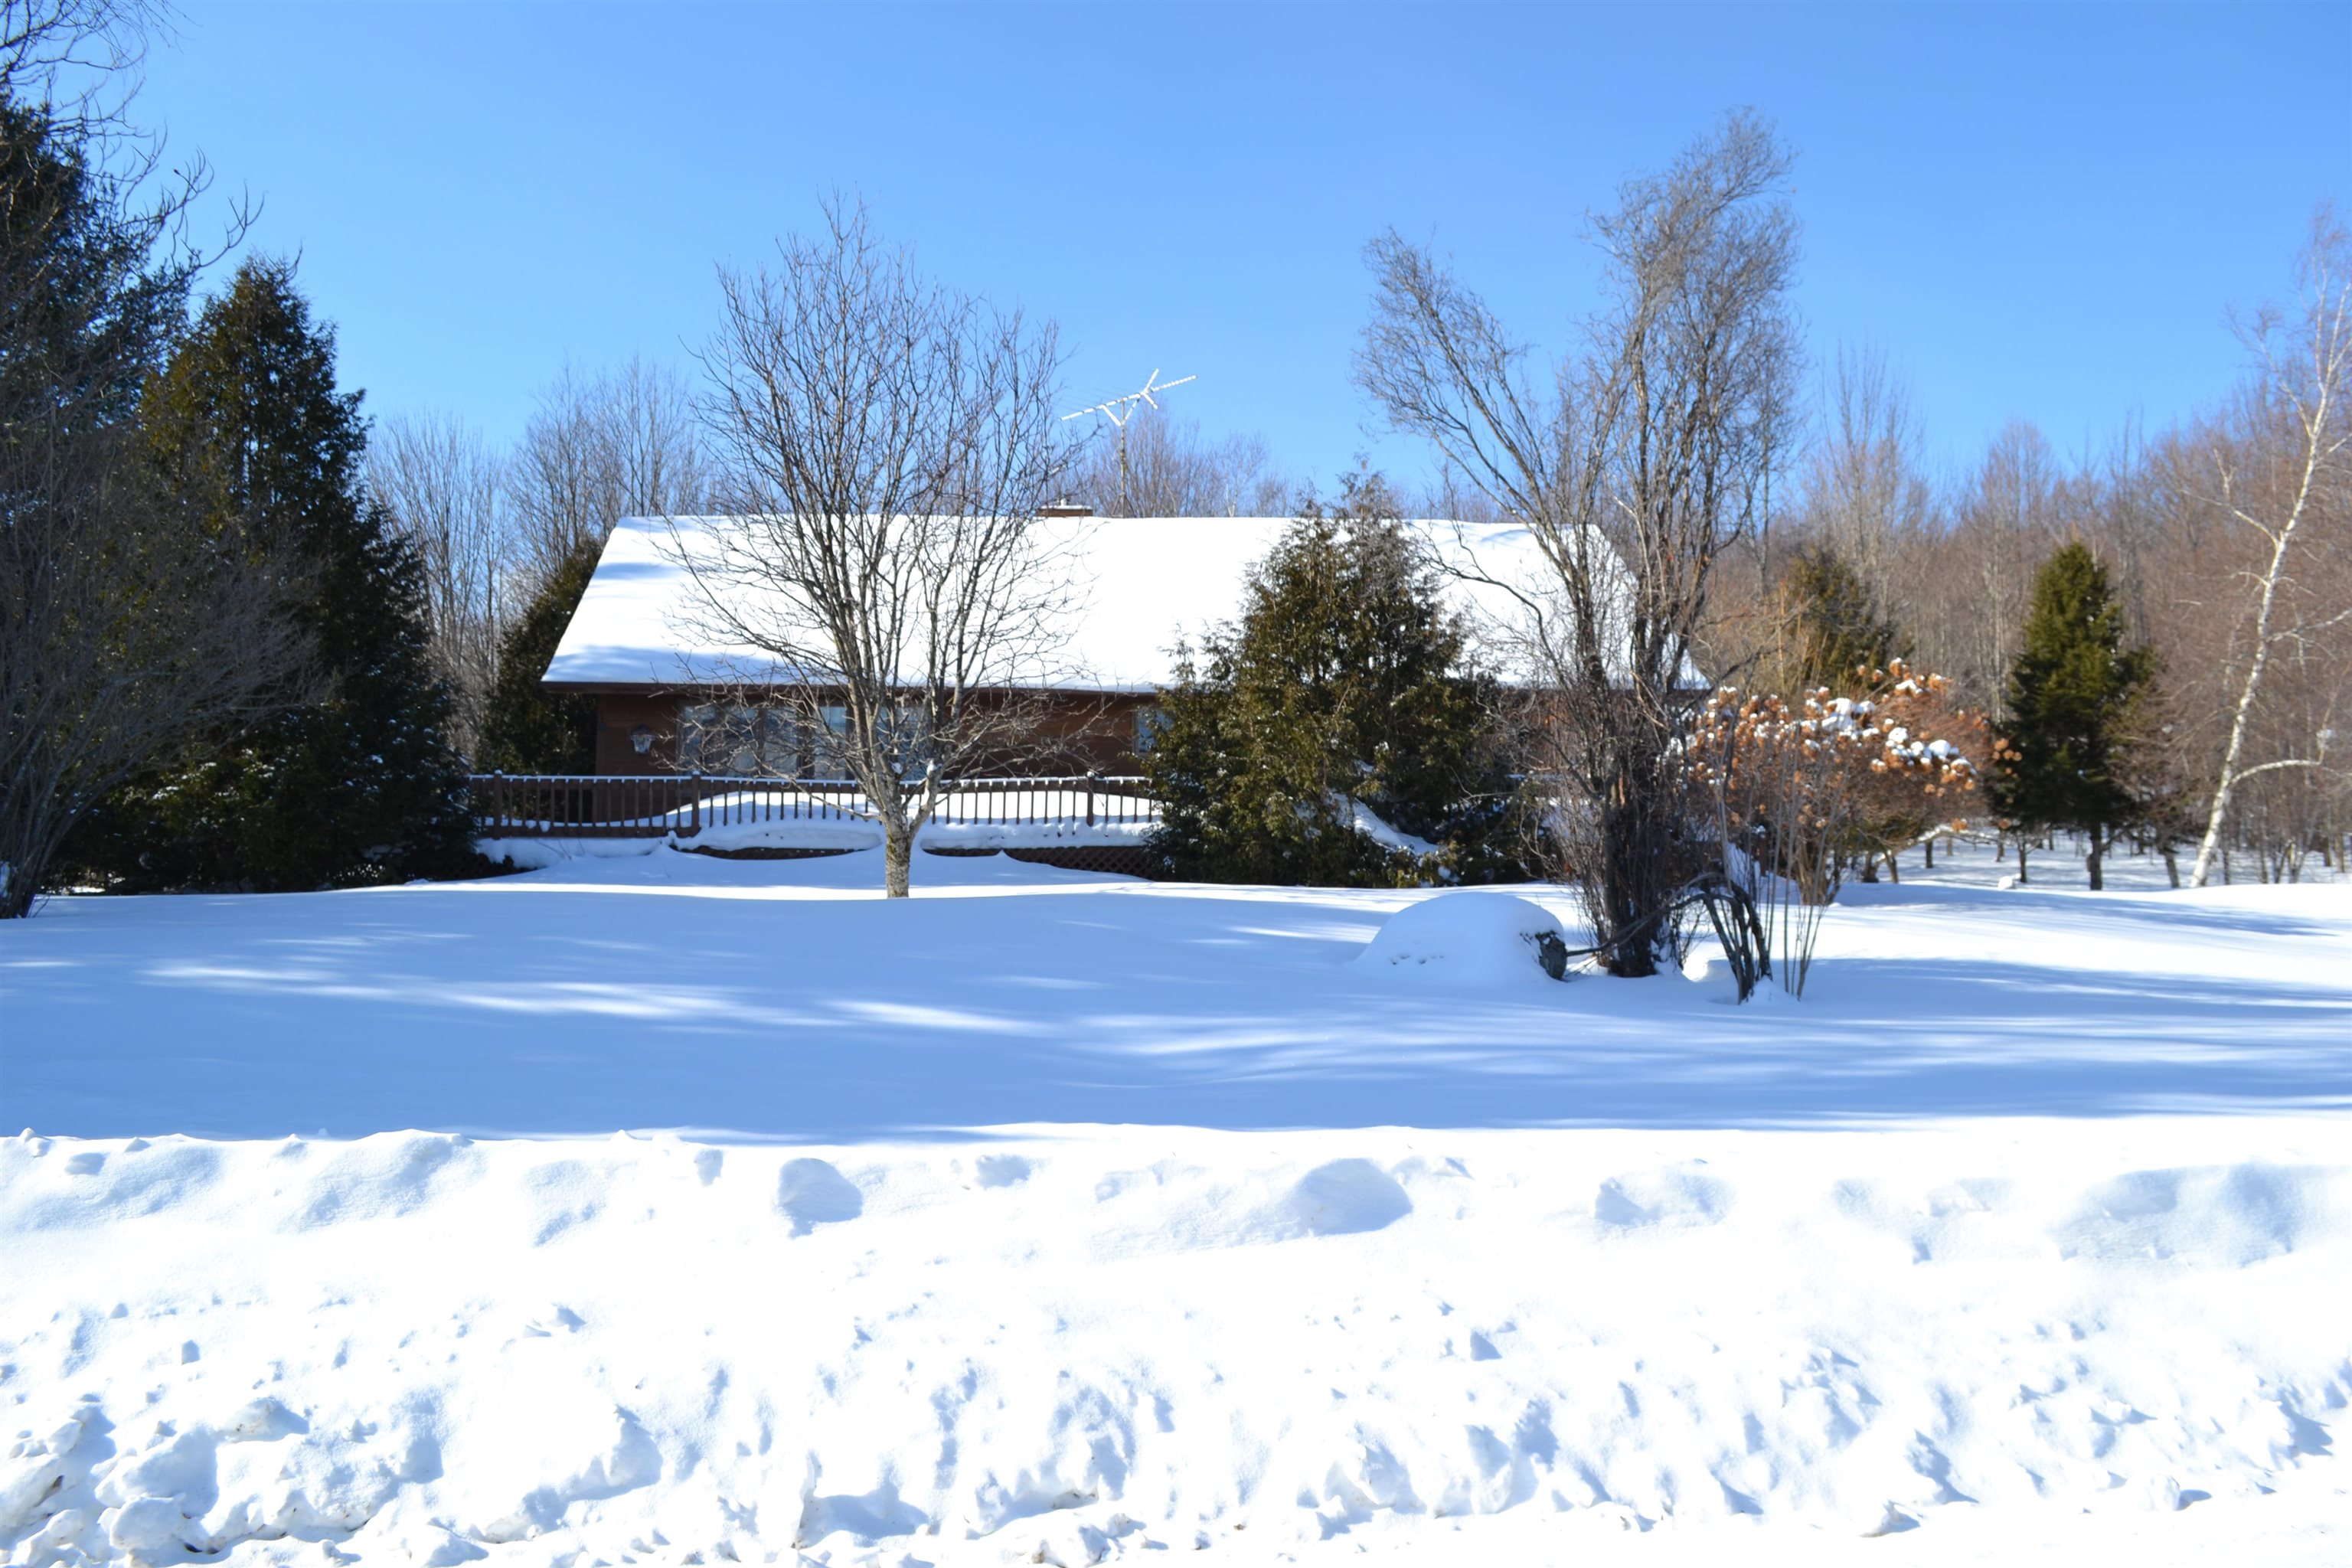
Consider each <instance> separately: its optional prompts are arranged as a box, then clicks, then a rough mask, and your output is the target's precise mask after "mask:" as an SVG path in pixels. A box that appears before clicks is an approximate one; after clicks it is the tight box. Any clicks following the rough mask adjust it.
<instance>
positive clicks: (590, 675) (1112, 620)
mask: <svg viewBox="0 0 2352 1568" xmlns="http://www.w3.org/2000/svg"><path fill="white" fill-rule="evenodd" d="M715 521H718V520H714V519H709V518H686V517H681V518H643V517H632V518H624V519H623V520H622V521H621V522H620V523H619V525H618V526H616V527H615V528H614V531H613V535H612V538H611V539H610V540H609V541H607V542H606V543H605V546H604V555H603V557H602V558H601V559H600V560H599V561H598V563H597V565H596V574H595V576H594V578H593V580H592V581H591V582H590V583H589V584H588V591H587V593H586V594H585V595H583V598H582V599H581V601H580V608H579V611H578V612H577V613H576V614H575V615H573V616H572V624H571V626H569V627H568V628H566V630H565V632H564V634H563V641H562V646H560V647H558V648H557V649H556V652H555V658H554V659H553V660H552V662H551V663H550V664H549V666H548V668H547V674H546V677H545V679H547V680H548V681H550V682H551V683H556V684H561V685H566V686H631V687H671V686H694V685H711V684H731V683H734V682H736V681H739V680H740V679H743V672H745V671H747V670H756V669H763V668H769V666H770V664H771V660H770V659H769V658H768V657H767V656H766V655H764V654H761V653H758V652H756V651H754V650H751V649H747V648H742V647H727V646H723V645H722V644H720V643H719V642H717V641H716V640H715V639H713V638H711V637H709V636H708V635H706V634H705V633H703V632H702V631H701V630H700V629H699V622H701V621H704V620H707V619H708V616H707V613H706V615H704V616H699V617H698V616H697V615H696V613H695V611H696V599H695V585H694V584H693V583H692V581H691V579H690V577H689V575H688V573H687V571H686V569H685V568H684V567H683V566H682V565H680V564H679V563H678V553H679V544H678V542H676V541H674V540H673V538H672V534H671V530H672V528H673V527H675V528H676V529H677V535H678V539H679V540H683V541H685V542H687V543H688V548H691V542H692V540H693V537H694V535H695V533H696V531H708V530H709V528H710V527H711V526H712V524H713V523H714V522H715ZM1292 521H1293V520H1292V519H1289V518H1285V517H1136V518H1124V517H1122V518H1102V517H1087V518H1075V519H1051V520H1046V521H1041V522H1040V523H1039V524H1038V526H1039V527H1041V528H1047V529H1051V530H1054V531H1055V533H1056V534H1057V535H1059V536H1060V537H1062V538H1064V539H1066V540H1067V541H1068V542H1069V543H1070V544H1071V545H1072V546H1073V547H1074V551H1075V553H1076V559H1077V561H1078V563H1079V570H1078V572H1077V574H1076V575H1077V584H1078V590H1079V597H1080V599H1081V602H1082V606H1083V607H1082V608H1080V609H1079V610H1078V611H1077V612H1076V614H1075V615H1074V616H1073V619H1072V623H1071V625H1070V627H1069V635H1068V637H1067V640H1066V644H1065V645H1064V646H1063V647H1061V648H1060V649H1059V650H1058V655H1057V657H1058V659H1059V661H1060V662H1061V663H1062V664H1064V665H1065V666H1066V668H1068V670H1069V671H1070V672H1071V673H1070V674H1069V675H1068V676H1066V677H1065V678H1063V679H1058V680H1056V681H1055V683H1054V684H1055V685H1058V686H1062V687H1066V688H1068V689H1081V690H1094V691H1150V690H1154V689H1158V688H1160V687H1161V686H1164V685H1166V684H1167V683H1168V681H1169V680H1170V679H1171V676H1172V674H1173V671H1174V660H1173V658H1172V657H1171V650H1172V649H1173V648H1174V647H1175V646H1176V644H1177V642H1178V641H1179V639H1180V638H1181V639H1188V640H1190V641H1192V643H1194V644H1195V645H1197V644H1198V643H1199V641H1200V639H1201V634H1202V632H1203V631H1205V630H1207V629H1208V628H1210V627H1212V626H1216V625H1218V624H1220V623H1223V622H1226V621H1229V620H1232V619H1233V618H1234V616H1236V615H1237V614H1238V613H1239V611H1240V609H1241V604H1242V584H1243V581H1244V576H1245V575H1246V574H1247V572H1248V570H1249V568H1250V567H1251V566H1252V565H1254V564H1255V563H1257V562H1258V561H1260V560H1262V559H1263V558H1264V557H1265V554H1266V552H1268V551H1270V550H1271V549H1273V547H1274V544H1275V542H1276V540H1278V539H1279V538H1280V537H1281V536H1282V533H1283V531H1284V530H1285V529H1286V528H1288V527H1289V526H1290V524H1291V522H1292ZM1408 526H1411V527H1413V528H1417V529H1421V530H1423V531H1427V532H1428V533H1429V534H1430V536H1431V538H1432V542H1433V543H1435V544H1437V545H1438V546H1439V547H1440V548H1441V549H1442V550H1443V551H1444V552H1445V553H1446V554H1447V555H1448V556H1449V557H1453V558H1459V557H1460V556H1461V555H1462V554H1463V552H1464V551H1465V549H1466V550H1468V551H1470V552H1475V555H1476V558H1477V562H1478V564H1479V567H1480V569H1481V570H1483V571H1485V572H1486V573H1487V574H1491V575H1494V576H1496V577H1498V578H1501V579H1503V580H1504V581H1507V582H1512V581H1518V580H1522V579H1524V580H1525V581H1527V582H1528V583H1529V584H1536V583H1539V582H1540V581H1541V575H1542V563H1541V559H1540V557H1539V555H1538V552H1537V549H1536V546H1535V543H1534V542H1533V540H1532V539H1530V538H1529V537H1528V532H1527V531H1526V530H1525V529H1523V528H1519V527H1517V526H1515V525H1500V524H1497V525H1486V524H1457V523H1453V522H1436V521H1424V522H1416V523H1412V524H1409V525H1408ZM1446 591H1447V594H1448V595H1449V597H1451V598H1452V599H1453V600H1454V603H1455V605H1456V607H1457V608H1459V609H1461V610H1462V611H1464V612H1465V614H1466V615H1468V616H1470V617H1471V618H1472V620H1473V621H1474V622H1483V623H1486V624H1488V625H1493V626H1507V625H1510V624H1512V623H1513V622H1515V621H1516V620H1517V619H1518V618H1519V617H1518V614H1517V611H1518V605H1517V602H1516V601H1515V600H1514V599H1513V598H1512V597H1511V595H1509V594H1507V593H1506V592H1504V591H1502V590H1500V589H1498V588H1495V587H1492V586H1490V585H1486V584H1464V583H1459V582H1455V583H1451V584H1449V585H1448V587H1447V590H1446ZM1505 673H1506V674H1508V673H1511V672H1510V671H1508V670H1506V672H1505ZM1690 679H1691V680H1692V682H1693V683H1694V684H1696V674H1695V673H1693V674H1692V675H1691V677H1690Z"/></svg>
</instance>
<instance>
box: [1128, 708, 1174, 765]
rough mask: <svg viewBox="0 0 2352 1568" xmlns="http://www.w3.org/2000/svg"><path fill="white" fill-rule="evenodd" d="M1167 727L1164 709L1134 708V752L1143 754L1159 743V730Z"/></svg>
mask: <svg viewBox="0 0 2352 1568" xmlns="http://www.w3.org/2000/svg"><path fill="white" fill-rule="evenodd" d="M1166 728H1168V714H1167V711H1166V710H1164V709H1160V708H1139V709H1137V710H1135V754H1136V755H1137V756H1141V755H1143V754H1144V753H1145V752H1149V751H1150V750H1151V748H1152V747H1154V746H1156V745H1158V744H1159V743H1160V731H1162V730H1165V729H1166Z"/></svg>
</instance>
